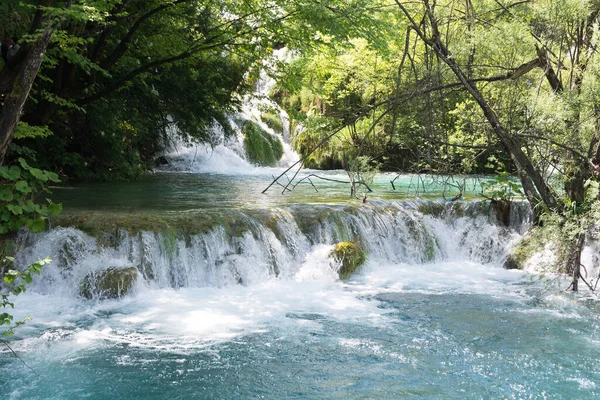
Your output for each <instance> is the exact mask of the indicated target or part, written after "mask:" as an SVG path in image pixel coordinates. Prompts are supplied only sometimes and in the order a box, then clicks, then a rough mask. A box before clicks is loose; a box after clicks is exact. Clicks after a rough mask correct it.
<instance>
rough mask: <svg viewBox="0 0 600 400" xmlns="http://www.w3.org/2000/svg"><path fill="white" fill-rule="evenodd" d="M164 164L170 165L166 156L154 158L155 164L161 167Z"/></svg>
mask: <svg viewBox="0 0 600 400" xmlns="http://www.w3.org/2000/svg"><path fill="white" fill-rule="evenodd" d="M163 165H169V160H168V159H167V157H165V156H160V157H156V158H155V159H154V166H156V167H160V166H163Z"/></svg>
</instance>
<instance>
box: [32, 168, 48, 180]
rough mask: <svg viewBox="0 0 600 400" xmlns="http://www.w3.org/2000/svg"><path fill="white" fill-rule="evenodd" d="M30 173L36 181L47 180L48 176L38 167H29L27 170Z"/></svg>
mask: <svg viewBox="0 0 600 400" xmlns="http://www.w3.org/2000/svg"><path fill="white" fill-rule="evenodd" d="M29 172H30V173H31V175H33V177H34V178H36V179H37V180H38V181H42V182H48V176H47V175H46V174H45V173H44V172H43V171H42V170H41V169H39V168H31V169H30V170H29Z"/></svg>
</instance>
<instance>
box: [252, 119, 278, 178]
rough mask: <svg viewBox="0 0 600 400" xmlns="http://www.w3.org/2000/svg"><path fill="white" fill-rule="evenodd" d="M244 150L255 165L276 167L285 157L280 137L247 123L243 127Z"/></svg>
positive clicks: (256, 125)
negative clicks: (282, 157)
mask: <svg viewBox="0 0 600 400" xmlns="http://www.w3.org/2000/svg"><path fill="white" fill-rule="evenodd" d="M242 133H243V134H244V138H245V141H244V148H245V149H246V156H247V157H248V160H250V162H252V163H254V164H258V165H263V166H270V167H274V166H275V165H276V164H277V162H278V161H279V160H280V159H281V156H283V143H281V140H280V139H279V138H278V137H275V136H272V135H271V134H269V133H268V132H265V131H264V130H262V128H261V127H260V126H259V125H258V124H256V123H254V122H252V121H246V122H245V123H244V125H243V126H242Z"/></svg>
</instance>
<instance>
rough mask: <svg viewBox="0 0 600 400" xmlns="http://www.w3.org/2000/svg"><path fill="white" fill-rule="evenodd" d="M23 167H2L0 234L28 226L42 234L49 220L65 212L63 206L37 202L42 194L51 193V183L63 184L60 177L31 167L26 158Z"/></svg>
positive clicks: (0, 169) (0, 171)
mask: <svg viewBox="0 0 600 400" xmlns="http://www.w3.org/2000/svg"><path fill="white" fill-rule="evenodd" d="M18 162H19V165H11V166H2V167H0V221H1V223H0V234H5V233H8V232H14V231H17V230H18V229H20V228H21V227H22V226H27V227H28V228H29V229H30V230H31V231H33V232H40V231H42V230H43V229H44V228H45V226H46V220H47V219H48V218H49V217H52V216H56V215H58V214H60V212H61V211H62V205H60V204H55V203H53V202H52V201H51V200H50V199H46V201H47V204H37V203H35V200H36V199H37V197H38V196H40V195H41V194H42V193H49V192H50V191H49V190H48V188H47V185H48V183H57V182H60V179H59V178H58V175H57V174H56V173H54V172H50V171H42V170H40V169H38V168H33V167H31V166H30V165H29V164H28V163H27V161H25V160H24V159H23V158H19V160H18Z"/></svg>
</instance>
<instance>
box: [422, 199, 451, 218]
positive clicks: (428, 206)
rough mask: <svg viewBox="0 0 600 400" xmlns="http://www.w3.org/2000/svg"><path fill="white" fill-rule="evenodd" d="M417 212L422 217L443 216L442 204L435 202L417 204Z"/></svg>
mask: <svg viewBox="0 0 600 400" xmlns="http://www.w3.org/2000/svg"><path fill="white" fill-rule="evenodd" d="M418 209H419V212H420V213H421V214H424V215H431V216H433V217H436V218H439V217H441V216H442V215H444V212H445V210H446V209H445V208H444V204H443V203H440V202H437V201H423V202H420V203H419V206H418Z"/></svg>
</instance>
